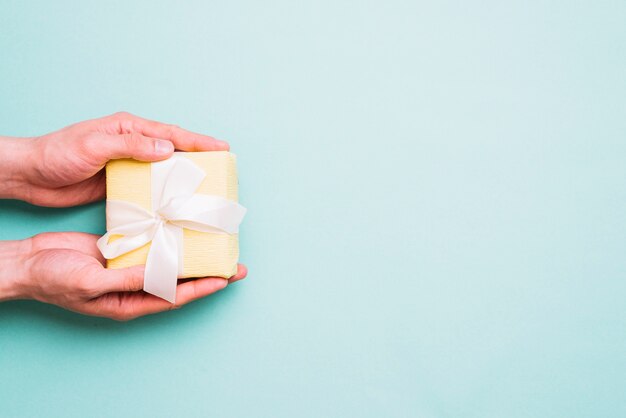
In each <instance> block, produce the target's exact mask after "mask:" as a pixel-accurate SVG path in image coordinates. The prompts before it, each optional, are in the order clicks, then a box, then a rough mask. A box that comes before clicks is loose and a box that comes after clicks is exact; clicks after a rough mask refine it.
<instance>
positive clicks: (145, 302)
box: [0, 232, 247, 321]
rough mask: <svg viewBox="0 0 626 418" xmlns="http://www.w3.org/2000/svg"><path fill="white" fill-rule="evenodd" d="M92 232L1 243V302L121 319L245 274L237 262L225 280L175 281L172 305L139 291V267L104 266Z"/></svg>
mask: <svg viewBox="0 0 626 418" xmlns="http://www.w3.org/2000/svg"><path fill="white" fill-rule="evenodd" d="M97 239H98V237H97V236H96V235H91V234H85V233H80V232H55V233H45V234H40V235H36V236H34V237H32V238H30V239H28V240H24V241H4V242H0V301H1V300H3V299H4V300H8V299H36V300H39V301H41V302H46V303H51V304H54V305H58V306H61V307H63V308H66V309H69V310H72V311H75V312H79V313H83V314H87V315H94V316H103V317H107V318H112V319H115V320H120V321H126V320H129V319H134V318H137V317H139V316H143V315H148V314H152V313H157V312H161V311H168V310H172V309H177V308H179V307H181V306H182V305H185V304H187V303H189V302H191V301H193V300H196V299H199V298H202V297H205V296H208V295H210V294H212V293H215V292H217V291H218V290H221V289H223V288H225V287H226V286H227V285H228V284H229V283H234V282H236V281H237V280H241V279H243V278H245V277H246V274H247V269H246V267H245V266H243V265H241V264H240V265H239V266H238V270H237V274H236V275H235V276H233V277H231V278H230V279H223V278H219V277H205V278H200V279H192V280H180V281H179V284H178V287H177V290H176V303H175V304H171V303H169V302H167V301H165V300H163V299H160V298H158V297H156V296H153V295H150V294H148V293H145V292H143V291H141V289H142V288H143V272H144V267H143V266H136V267H129V268H125V269H117V270H114V269H105V268H104V266H103V265H104V258H103V257H102V254H100V251H99V250H98V248H97V247H96V240H97Z"/></svg>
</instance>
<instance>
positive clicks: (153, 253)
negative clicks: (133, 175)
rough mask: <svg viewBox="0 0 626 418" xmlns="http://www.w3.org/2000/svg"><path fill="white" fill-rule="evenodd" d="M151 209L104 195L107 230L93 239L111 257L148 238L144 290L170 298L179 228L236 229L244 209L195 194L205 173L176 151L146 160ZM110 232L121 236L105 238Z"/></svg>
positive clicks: (177, 266) (179, 266)
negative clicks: (154, 161) (158, 159)
mask: <svg viewBox="0 0 626 418" xmlns="http://www.w3.org/2000/svg"><path fill="white" fill-rule="evenodd" d="M151 170H152V173H151V174H152V180H151V183H152V211H147V210H145V209H144V208H142V207H141V206H139V205H137V204H135V203H131V202H124V201H121V200H107V202H106V206H107V208H106V213H107V226H108V228H109V230H108V232H107V233H106V234H105V235H103V236H102V237H101V238H100V239H99V240H98V248H99V249H100V251H101V252H102V255H103V256H104V257H105V258H106V259H111V258H116V257H119V256H120V255H122V254H126V253H128V252H130V251H132V250H134V249H136V248H139V247H142V246H143V245H145V244H147V243H148V242H150V241H152V244H151V245H150V251H149V252H148V258H147V260H146V270H145V273H144V286H143V289H144V290H145V291H146V292H148V293H151V294H153V295H155V296H158V297H160V298H163V299H165V300H167V301H168V302H171V303H174V301H175V299H176V284H177V279H178V275H179V274H182V272H183V254H184V252H183V228H187V229H193V230H195V231H201V232H210V233H222V234H223V233H227V234H236V233H237V232H238V230H239V224H240V223H241V221H242V219H243V217H244V215H245V213H246V209H245V208H244V207H243V206H241V205H240V204H239V203H237V202H235V201H232V200H229V199H226V198H223V197H221V196H215V195H204V194H196V193H195V191H196V190H197V188H198V186H200V183H202V180H203V179H204V177H206V174H205V173H204V171H203V170H202V169H200V168H199V167H198V166H196V164H194V163H193V162H191V161H190V160H188V159H186V158H184V157H180V156H178V155H177V154H174V156H173V157H172V158H170V159H168V160H165V161H160V162H157V163H152V164H151ZM112 235H121V236H122V237H121V238H119V239H116V240H114V241H112V242H109V239H110V237H111V236H112Z"/></svg>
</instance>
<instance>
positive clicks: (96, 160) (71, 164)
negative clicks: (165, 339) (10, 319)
mask: <svg viewBox="0 0 626 418" xmlns="http://www.w3.org/2000/svg"><path fill="white" fill-rule="evenodd" d="M0 146H1V147H2V149H3V152H2V153H0V198H8V199H20V200H24V201H26V202H29V203H31V204H34V205H39V206H48V207H67V206H75V205H81V204H85V203H90V202H94V201H97V200H101V199H103V198H104V197H105V177H104V170H103V169H104V166H105V164H106V163H107V161H109V160H112V159H117V158H134V159H136V160H140V161H160V160H163V159H167V158H169V157H170V156H171V155H172V153H173V152H174V149H177V150H181V151H221V150H228V149H229V146H228V143H226V142H224V141H219V140H217V139H215V138H212V137H210V136H206V135H201V134H197V133H193V132H189V131H187V130H184V129H182V128H180V127H178V126H176V125H170V124H164V123H160V122H156V121H151V120H147V119H143V118H140V117H137V116H134V115H131V114H129V113H125V112H122V113H116V114H114V115H111V116H107V117H104V118H100V119H94V120H89V121H85V122H80V123H77V124H75V125H71V126H68V127H67V128H64V129H61V130H59V131H56V132H52V133H50V134H47V135H43V136H40V137H33V138H12V137H0ZM97 239H98V236H96V235H92V234H85V233H80V232H59V233H45V234H40V235H36V236H34V237H32V238H28V239H25V240H21V241H0V301H4V300H14V299H35V300H38V301H41V302H45V303H51V304H54V305H58V306H61V307H63V308H65V309H69V310H72V311H74V312H79V313H83V314H87V315H94V316H103V317H107V318H112V319H115V320H120V321H126V320H130V319H134V318H137V317H139V316H143V315H148V314H152V313H157V312H162V311H168V310H172V309H177V308H179V307H181V306H183V305H185V304H187V303H189V302H191V301H193V300H196V299H200V298H202V297H205V296H208V295H210V294H212V293H215V292H217V291H218V290H221V289H223V288H225V287H226V286H227V285H228V284H229V283H234V282H236V281H238V280H241V279H243V278H245V277H246V274H247V269H246V267H245V266H244V265H241V264H240V265H239V266H238V270H237V274H236V275H235V276H233V277H231V278H229V279H224V278H219V277H204V278H198V279H192V280H180V281H179V283H178V287H177V291H176V303H174V304H171V303H169V302H167V301H165V300H163V299H160V298H158V297H155V296H153V295H150V294H147V293H145V292H143V291H142V290H141V289H142V288H143V272H144V268H143V266H135V267H130V268H125V269H117V270H108V269H106V268H104V262H105V260H104V258H103V257H102V254H100V251H99V250H98V249H97V247H96V240H97Z"/></svg>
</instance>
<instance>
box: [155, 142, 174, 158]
mask: <svg viewBox="0 0 626 418" xmlns="http://www.w3.org/2000/svg"><path fill="white" fill-rule="evenodd" d="M172 151H174V144H172V143H171V142H170V141H167V140H165V139H157V140H156V141H154V152H155V153H157V154H159V155H164V154H169V153H171V152H172Z"/></svg>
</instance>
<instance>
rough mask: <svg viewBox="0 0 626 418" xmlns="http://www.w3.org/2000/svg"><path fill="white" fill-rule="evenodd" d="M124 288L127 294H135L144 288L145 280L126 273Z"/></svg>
mask: <svg viewBox="0 0 626 418" xmlns="http://www.w3.org/2000/svg"><path fill="white" fill-rule="evenodd" d="M126 274H127V276H126V278H125V280H124V284H125V285H124V288H125V290H126V291H127V292H135V291H137V290H141V288H142V287H143V278H142V277H141V276H139V275H137V274H133V273H126Z"/></svg>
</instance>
